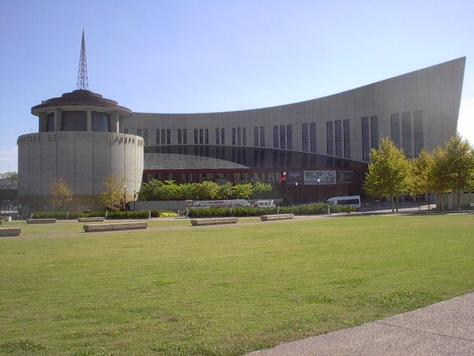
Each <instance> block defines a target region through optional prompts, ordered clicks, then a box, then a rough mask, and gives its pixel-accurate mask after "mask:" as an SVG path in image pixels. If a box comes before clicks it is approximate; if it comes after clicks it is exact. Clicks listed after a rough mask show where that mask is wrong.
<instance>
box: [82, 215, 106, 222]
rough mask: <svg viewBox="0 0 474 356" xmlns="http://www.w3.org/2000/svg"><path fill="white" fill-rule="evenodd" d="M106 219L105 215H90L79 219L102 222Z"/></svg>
mask: <svg viewBox="0 0 474 356" xmlns="http://www.w3.org/2000/svg"><path fill="white" fill-rule="evenodd" d="M104 220H105V218H104V217H103V216H89V217H83V218H79V219H77V221H79V222H100V221H104Z"/></svg>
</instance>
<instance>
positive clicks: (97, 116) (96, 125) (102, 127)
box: [91, 111, 148, 144]
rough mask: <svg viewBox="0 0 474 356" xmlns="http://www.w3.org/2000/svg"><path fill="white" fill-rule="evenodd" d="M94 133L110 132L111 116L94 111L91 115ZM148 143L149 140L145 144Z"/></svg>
mask: <svg viewBox="0 0 474 356" xmlns="http://www.w3.org/2000/svg"><path fill="white" fill-rule="evenodd" d="M91 121H92V122H91V129H92V131H103V132H110V115H109V114H107V113H105V112H99V111H93V112H92V113H91ZM147 143H148V139H147V141H146V142H145V144H147Z"/></svg>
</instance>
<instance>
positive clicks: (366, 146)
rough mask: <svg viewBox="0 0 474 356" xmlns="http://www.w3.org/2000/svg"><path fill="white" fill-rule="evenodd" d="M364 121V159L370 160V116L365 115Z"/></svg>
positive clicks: (362, 119)
mask: <svg viewBox="0 0 474 356" xmlns="http://www.w3.org/2000/svg"><path fill="white" fill-rule="evenodd" d="M361 121H362V160H363V161H368V160H369V159H370V144H369V143H370V142H369V141H370V132H369V118H368V117H363V118H361Z"/></svg>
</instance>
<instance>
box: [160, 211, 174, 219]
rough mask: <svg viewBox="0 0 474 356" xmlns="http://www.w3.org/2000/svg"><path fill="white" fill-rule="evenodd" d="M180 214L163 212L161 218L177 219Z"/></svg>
mask: <svg viewBox="0 0 474 356" xmlns="http://www.w3.org/2000/svg"><path fill="white" fill-rule="evenodd" d="M177 216H178V214H176V213H175V212H172V211H163V212H161V213H160V218H175V217H177Z"/></svg>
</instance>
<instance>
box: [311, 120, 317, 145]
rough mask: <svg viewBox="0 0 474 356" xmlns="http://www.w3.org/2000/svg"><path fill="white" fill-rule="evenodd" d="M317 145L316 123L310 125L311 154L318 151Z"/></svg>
mask: <svg viewBox="0 0 474 356" xmlns="http://www.w3.org/2000/svg"><path fill="white" fill-rule="evenodd" d="M316 143H317V141H316V123H315V122H312V123H310V124H309V150H310V151H311V152H316V151H317V148H316V147H317V146H316Z"/></svg>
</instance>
